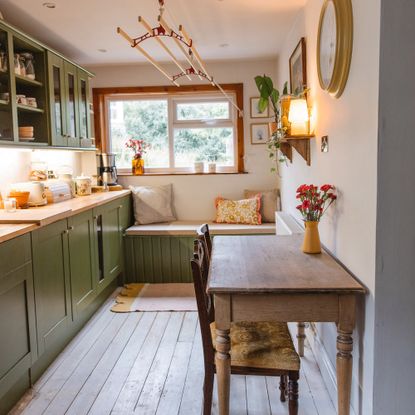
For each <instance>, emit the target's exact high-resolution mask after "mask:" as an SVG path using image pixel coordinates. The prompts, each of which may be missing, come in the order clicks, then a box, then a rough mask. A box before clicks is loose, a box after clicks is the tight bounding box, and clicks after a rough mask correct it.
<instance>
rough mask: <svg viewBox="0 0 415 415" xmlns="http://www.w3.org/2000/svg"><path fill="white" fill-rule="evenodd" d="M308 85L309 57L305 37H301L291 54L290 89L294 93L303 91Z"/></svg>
mask: <svg viewBox="0 0 415 415" xmlns="http://www.w3.org/2000/svg"><path fill="white" fill-rule="evenodd" d="M306 86H307V57H306V45H305V38H303V37H302V38H301V39H300V41H299V42H298V45H297V46H296V47H295V49H294V52H293V53H292V54H291V56H290V90H291V93H292V94H299V93H301V92H303V90H304V88H305V87H306Z"/></svg>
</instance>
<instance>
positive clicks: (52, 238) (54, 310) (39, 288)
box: [32, 219, 72, 355]
mask: <svg viewBox="0 0 415 415" xmlns="http://www.w3.org/2000/svg"><path fill="white" fill-rule="evenodd" d="M32 252H33V277H34V287H35V299H36V301H35V302H36V324H37V337H38V351H39V355H41V354H42V353H44V352H45V351H47V350H48V349H49V348H54V347H56V346H57V345H60V344H64V343H65V341H66V340H67V338H68V337H69V336H70V329H71V327H70V326H71V323H72V310H71V290H70V288H71V286H70V272H69V255H68V252H69V250H68V227H67V221H66V219H65V220H61V221H59V222H56V223H53V224H51V225H48V226H45V227H44V228H40V229H39V230H37V231H34V232H33V233H32Z"/></svg>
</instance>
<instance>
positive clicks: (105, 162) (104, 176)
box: [97, 153, 117, 186]
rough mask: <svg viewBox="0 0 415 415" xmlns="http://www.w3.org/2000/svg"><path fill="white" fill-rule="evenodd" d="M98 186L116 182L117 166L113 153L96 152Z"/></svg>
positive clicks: (110, 184)
mask: <svg viewBox="0 0 415 415" xmlns="http://www.w3.org/2000/svg"><path fill="white" fill-rule="evenodd" d="M97 174H98V186H105V185H107V186H113V185H116V184H117V167H116V166H115V154H113V153H101V154H97Z"/></svg>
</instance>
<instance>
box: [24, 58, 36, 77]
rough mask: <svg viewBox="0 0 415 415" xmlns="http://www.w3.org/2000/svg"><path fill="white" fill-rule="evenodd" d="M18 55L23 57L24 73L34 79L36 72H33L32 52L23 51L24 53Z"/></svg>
mask: <svg viewBox="0 0 415 415" xmlns="http://www.w3.org/2000/svg"><path fill="white" fill-rule="evenodd" d="M20 56H22V57H23V58H24V68H25V75H26V76H27V77H28V78H29V79H33V80H34V79H35V78H36V74H35V65H34V57H33V53H30V52H25V53H21V54H20Z"/></svg>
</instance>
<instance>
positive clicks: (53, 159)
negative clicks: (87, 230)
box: [0, 148, 82, 197]
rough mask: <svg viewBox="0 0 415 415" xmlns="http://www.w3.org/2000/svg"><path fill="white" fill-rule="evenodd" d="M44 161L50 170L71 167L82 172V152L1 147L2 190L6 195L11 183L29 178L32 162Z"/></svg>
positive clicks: (0, 185) (0, 174)
mask: <svg viewBox="0 0 415 415" xmlns="http://www.w3.org/2000/svg"><path fill="white" fill-rule="evenodd" d="M39 161H41V162H44V163H45V164H46V166H47V169H48V170H54V171H55V172H56V171H59V169H60V168H61V167H64V166H65V167H69V168H70V169H72V171H73V173H74V175H78V174H80V173H81V170H82V168H81V153H77V152H74V151H59V150H29V149H9V148H8V149H0V192H1V194H2V195H3V197H5V196H6V193H7V191H8V186H9V185H10V184H11V183H17V182H24V181H28V180H29V174H30V170H31V164H32V162H39Z"/></svg>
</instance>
